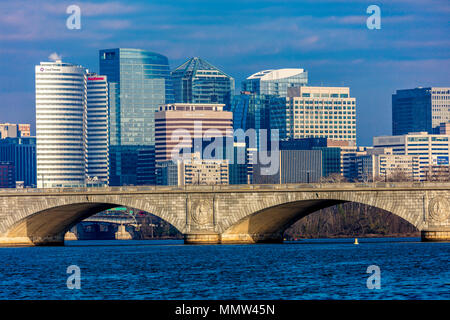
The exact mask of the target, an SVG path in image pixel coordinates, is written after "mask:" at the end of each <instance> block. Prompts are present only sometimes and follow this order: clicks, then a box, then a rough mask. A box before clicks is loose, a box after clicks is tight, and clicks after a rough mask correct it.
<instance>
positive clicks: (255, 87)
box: [242, 68, 308, 97]
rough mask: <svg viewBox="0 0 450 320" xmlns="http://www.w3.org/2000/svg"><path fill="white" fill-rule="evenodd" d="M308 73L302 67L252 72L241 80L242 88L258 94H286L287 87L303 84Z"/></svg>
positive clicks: (306, 81) (306, 80)
mask: <svg viewBox="0 0 450 320" xmlns="http://www.w3.org/2000/svg"><path fill="white" fill-rule="evenodd" d="M307 83H308V73H307V72H306V71H305V70H304V69H300V68H297V69H295V68H291V69H277V70H263V71H259V72H257V73H254V74H252V75H251V76H249V77H248V78H247V79H246V80H244V81H243V82H242V90H243V91H247V92H251V93H253V94H258V95H266V94H270V95H276V96H279V97H286V96H287V88H289V87H298V86H305V85H306V84H307Z"/></svg>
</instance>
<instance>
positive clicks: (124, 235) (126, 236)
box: [115, 224, 133, 240]
mask: <svg viewBox="0 0 450 320" xmlns="http://www.w3.org/2000/svg"><path fill="white" fill-rule="evenodd" d="M115 237H116V240H131V239H133V237H132V236H131V234H130V233H129V232H128V231H127V230H126V229H125V226H124V225H123V224H121V225H119V227H118V228H117V232H116V234H115Z"/></svg>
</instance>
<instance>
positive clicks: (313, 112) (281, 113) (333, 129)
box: [271, 86, 356, 144]
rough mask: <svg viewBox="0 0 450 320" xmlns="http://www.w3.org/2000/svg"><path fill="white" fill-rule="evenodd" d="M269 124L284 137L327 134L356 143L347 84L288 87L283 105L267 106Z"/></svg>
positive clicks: (352, 102)
mask: <svg viewBox="0 0 450 320" xmlns="http://www.w3.org/2000/svg"><path fill="white" fill-rule="evenodd" d="M271 122H272V128H278V129H279V130H280V132H283V130H285V132H286V136H287V137H288V138H294V139H298V138H308V137H311V138H329V139H333V140H341V141H349V142H350V143H352V144H356V99H355V98H352V97H351V96H350V89H349V88H348V87H305V86H303V87H293V88H288V97H287V102H286V106H282V105H281V104H280V105H275V107H274V108H272V109H271Z"/></svg>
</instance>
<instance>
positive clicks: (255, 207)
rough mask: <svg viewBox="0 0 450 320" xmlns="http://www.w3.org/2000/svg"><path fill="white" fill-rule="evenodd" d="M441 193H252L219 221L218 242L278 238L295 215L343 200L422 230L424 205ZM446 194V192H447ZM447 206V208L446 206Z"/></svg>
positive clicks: (270, 240)
mask: <svg viewBox="0 0 450 320" xmlns="http://www.w3.org/2000/svg"><path fill="white" fill-rule="evenodd" d="M442 195H443V194H442V193H440V194H439V193H433V192H431V193H430V192H426V191H424V190H415V191H411V190H386V191H383V190H380V191H375V192H367V191H353V190H352V191H341V192H337V191H323V190H317V191H310V192H274V193H270V192H266V193H264V192H263V193H254V194H252V195H251V197H252V199H248V201H246V199H243V201H241V203H242V204H243V205H241V206H239V207H235V208H230V210H233V209H234V210H235V213H234V214H233V215H232V217H229V218H228V219H226V220H225V221H223V223H222V228H223V229H221V230H220V231H219V232H220V235H221V236H220V238H221V240H220V241H221V243H256V242H282V239H283V233H284V231H285V230H286V229H287V228H289V227H290V226H291V225H292V224H294V223H295V222H296V221H298V220H299V219H301V218H303V217H305V216H307V215H309V214H311V213H313V212H316V211H318V210H320V209H324V208H327V207H331V206H334V205H337V204H341V203H346V202H355V203H361V204H364V205H368V206H372V207H376V208H380V209H383V210H386V211H388V212H391V213H393V214H394V215H397V216H399V217H400V218H402V219H404V220H406V221H407V222H409V223H411V224H412V225H413V226H415V227H416V228H417V229H418V230H424V229H425V228H427V227H428V226H429V223H428V221H427V220H429V219H427V215H428V211H429V210H428V207H429V206H430V205H432V203H430V198H431V201H435V200H436V199H442ZM447 195H448V193H447ZM447 210H449V208H447Z"/></svg>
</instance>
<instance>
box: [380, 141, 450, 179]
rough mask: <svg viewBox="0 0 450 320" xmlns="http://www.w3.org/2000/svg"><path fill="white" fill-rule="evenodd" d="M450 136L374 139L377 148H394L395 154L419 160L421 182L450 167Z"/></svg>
mask: <svg viewBox="0 0 450 320" xmlns="http://www.w3.org/2000/svg"><path fill="white" fill-rule="evenodd" d="M449 139H450V135H448V134H441V135H439V134H428V133H427V132H416V133H409V134H405V135H397V136H380V137H374V138H373V146H374V147H375V148H392V150H393V154H400V155H413V156H417V157H418V158H419V170H420V175H419V177H418V179H419V180H428V178H429V177H428V176H429V174H430V171H433V170H438V171H439V170H442V168H444V167H446V168H448V167H449V158H450V148H449V146H450V145H449Z"/></svg>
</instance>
